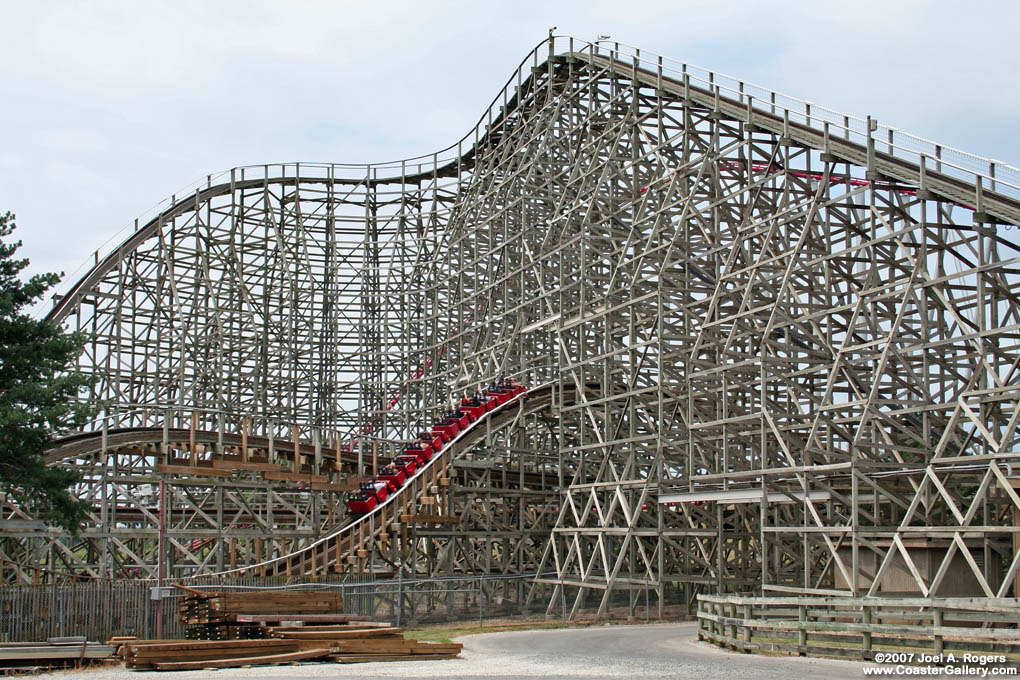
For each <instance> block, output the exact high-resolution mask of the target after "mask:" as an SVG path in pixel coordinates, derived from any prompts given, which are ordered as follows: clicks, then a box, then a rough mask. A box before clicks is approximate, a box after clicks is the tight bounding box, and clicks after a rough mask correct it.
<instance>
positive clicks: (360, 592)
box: [0, 574, 560, 642]
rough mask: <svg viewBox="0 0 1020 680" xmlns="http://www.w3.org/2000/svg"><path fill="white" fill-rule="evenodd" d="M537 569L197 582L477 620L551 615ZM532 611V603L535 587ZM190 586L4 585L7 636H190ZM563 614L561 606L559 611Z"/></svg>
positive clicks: (393, 615) (377, 613)
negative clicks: (182, 606) (186, 618)
mask: <svg viewBox="0 0 1020 680" xmlns="http://www.w3.org/2000/svg"><path fill="white" fill-rule="evenodd" d="M534 579H535V575H534V574H530V575H514V576H481V577H479V576H474V577H468V576H455V577H450V578H429V579H420V578H397V579H391V580H377V579H372V578H371V576H369V575H362V576H353V577H352V576H347V577H340V576H336V577H332V578H323V579H320V580H319V581H317V582H315V583H298V584H293V583H292V584H287V583H285V582H284V579H282V578H281V579H256V578H249V579H238V580H234V581H229V582H210V583H207V584H199V585H196V584H195V583H194V582H190V581H189V583H188V587H189V588H194V589H197V590H209V591H233V592H251V591H258V590H280V589H286V590H296V591H306V592H315V591H321V592H330V593H336V592H338V591H339V592H340V593H341V595H342V596H343V600H344V610H345V611H346V612H347V613H350V614H354V615H357V616H365V617H369V618H370V619H372V620H374V621H387V622H389V623H392V624H394V625H397V626H403V627H408V626H419V625H428V624H436V623H447V622H449V623H452V622H470V623H474V624H478V625H483V624H484V622H485V621H486V620H487V619H495V618H506V617H514V616H520V615H522V614H525V613H531V614H543V613H544V612H545V610H546V606H547V605H548V602H549V597H550V594H551V587H550V586H548V585H544V584H535V583H534ZM532 588H535V589H536V592H535V593H534V594H532V600H531V602H532V604H531V611H530V612H525V611H524V605H525V603H526V601H527V599H528V596H529V593H531V589H532ZM185 596H186V592H185V591H182V590H179V589H177V588H173V587H163V588H157V587H154V585H153V582H152V581H115V582H97V583H79V584H71V585H38V586H7V587H3V588H0V613H2V616H0V642H29V641H38V640H45V639H46V638H50V637H62V636H69V635H84V636H86V637H87V638H88V639H89V640H108V639H109V638H110V637H112V636H115V635H133V636H136V637H138V638H141V639H153V638H156V637H160V638H164V639H182V638H183V637H184V630H183V628H182V626H181V624H180V621H179V620H178V603H179V602H180V601H181V599H182V598H184V597H185ZM555 613H556V614H557V615H558V614H560V612H559V610H558V609H557V611H556V612H555Z"/></svg>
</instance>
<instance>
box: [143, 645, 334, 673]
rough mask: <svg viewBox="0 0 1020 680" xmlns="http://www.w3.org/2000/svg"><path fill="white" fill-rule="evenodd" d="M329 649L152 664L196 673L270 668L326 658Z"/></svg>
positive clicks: (159, 669) (159, 668) (170, 669)
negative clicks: (212, 670)
mask: <svg viewBox="0 0 1020 680" xmlns="http://www.w3.org/2000/svg"><path fill="white" fill-rule="evenodd" d="M329 654H330V650H329V649H310V650H306V651H302V652H290V653H288V654H269V655H265V656H247V657H241V658H238V659H219V660H214V661H171V662H163V663H157V664H153V666H154V667H155V668H156V670H158V671H197V670H202V669H203V668H238V667H240V666H272V665H275V664H280V663H290V662H291V661H303V660H307V659H318V658H322V659H325V658H328V657H329Z"/></svg>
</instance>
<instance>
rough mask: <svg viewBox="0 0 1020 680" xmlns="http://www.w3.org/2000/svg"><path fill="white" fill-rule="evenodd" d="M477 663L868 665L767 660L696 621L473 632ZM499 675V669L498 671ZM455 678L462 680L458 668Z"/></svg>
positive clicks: (753, 670)
mask: <svg viewBox="0 0 1020 680" xmlns="http://www.w3.org/2000/svg"><path fill="white" fill-rule="evenodd" d="M461 641H462V642H464V656H465V658H466V659H468V660H469V661H471V662H476V660H477V661H482V660H489V663H491V664H493V665H496V666H497V670H498V669H499V667H502V668H503V669H505V671H506V672H507V675H506V677H543V678H634V679H639V678H640V679H645V678H697V679H698V680H717V679H718V680H740V679H742V678H762V679H766V680H770V679H772V678H776V679H780V678H782V679H785V678H811V680H830V679H834V678H840V679H842V678H863V677H864V674H863V672H862V671H861V668H862V667H863V664H862V663H858V662H853V661H839V660H832V659H808V658H794V657H767V656H758V655H751V654H738V653H735V652H728V651H724V650H721V649H719V648H717V647H714V646H712V645H709V644H707V643H703V642H698V640H697V624H695V623H681V624H658V625H649V626H599V627H592V628H576V629H557V630H546V631H520V632H509V633H496V634H492V635H472V636H468V637H465V638H463V639H462V640H461ZM496 675H498V673H496ZM449 677H462V676H460V675H459V673H458V670H457V668H456V667H455V666H452V665H451V667H450V673H449Z"/></svg>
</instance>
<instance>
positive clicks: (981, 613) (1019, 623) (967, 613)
mask: <svg viewBox="0 0 1020 680" xmlns="http://www.w3.org/2000/svg"><path fill="white" fill-rule="evenodd" d="M1018 627H1020V600H1018V599H1016V598H898V599H897V598H878V597H872V598H843V597H744V596H737V595H699V596H698V637H699V639H702V640H708V641H710V642H714V643H716V644H718V645H722V646H726V647H730V648H733V649H739V650H742V651H745V652H753V651H762V652H772V653H785V654H799V655H825V656H842V657H849V658H857V659H874V658H875V653H876V652H881V651H904V650H909V651H915V652H930V653H931V654H934V655H941V654H943V653H944V652H946V653H948V652H951V651H954V652H955V651H958V652H972V651H978V652H981V651H992V652H996V653H998V654H1010V655H1012V654H1020V629H1018ZM1017 658H1020V657H1017Z"/></svg>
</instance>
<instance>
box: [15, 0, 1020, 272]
mask: <svg viewBox="0 0 1020 680" xmlns="http://www.w3.org/2000/svg"><path fill="white" fill-rule="evenodd" d="M1018 7H1020V3H1016V2H1009V1H1002V2H991V1H989V2H982V1H980V0H971V1H970V2H960V1H959V0H933V1H931V2H922V1H911V0H884V1H882V2H872V1H871V0H853V1H851V2H841V3H838V4H837V3H833V2H829V1H826V0H813V1H812V2H783V1H780V0H773V1H771V2H767V3H766V2H757V1H751V0H730V1H728V2H708V1H697V2H695V1H684V0H673V1H671V2H654V1H648V0H646V1H644V2H627V1H625V0H612V1H605V2H603V1H599V0H588V1H586V2H555V1H553V0H545V1H544V2H541V1H539V2H530V1H529V2H520V1H515V0H503V1H500V2H488V1H485V0H476V1H475V2H460V1H449V2H429V1H427V0H417V1H410V2H404V1H390V0H375V1H373V2H344V1H341V0H334V1H332V2H325V1H323V2H312V1H303V0H290V1H287V0H272V1H269V2H257V1H249V2H229V1H215V2H214V1H212V0H205V1H196V2H190V1H187V0H174V1H173V2H137V1H130V2H100V1H98V0H90V1H82V0H67V1H65V2H46V1H43V0H33V1H32V2H27V1H25V0H0V97H2V99H0V131H2V132H0V211H5V210H10V211H12V212H15V213H16V214H17V217H18V225H19V228H18V231H17V235H18V236H19V237H20V238H21V239H22V240H23V241H24V242H25V247H24V249H23V252H24V254H26V255H27V256H28V257H30V258H31V259H32V267H31V271H32V272H41V271H52V270H56V271H60V270H63V271H66V272H68V274H69V275H70V273H71V272H74V271H76V270H78V269H79V266H80V265H81V264H82V262H83V261H84V260H85V259H86V258H88V257H90V255H91V253H92V251H94V250H96V249H97V248H100V247H101V246H102V245H103V244H104V243H106V242H107V241H109V240H110V239H111V238H112V237H114V235H115V234H117V232H119V231H121V230H122V229H124V227H126V226H127V225H130V224H131V223H132V221H133V220H134V218H135V217H137V216H139V215H140V214H141V213H143V212H145V211H146V210H147V209H149V208H150V207H151V206H153V205H154V204H156V203H158V202H159V201H161V200H163V199H164V198H166V197H168V196H169V195H170V194H172V193H175V192H176V191H177V190H178V189H180V188H182V187H183V186H185V185H189V184H191V183H192V182H194V181H195V180H198V179H199V178H201V177H204V176H205V175H207V174H209V173H214V172H218V171H220V170H226V169H228V168H231V167H234V166H238V165H247V164H255V163H273V162H291V161H302V162H343V163H346V162H352V163H359V162H374V161H384V160H393V159H397V158H402V157H406V156H412V155H419V154H424V153H429V152H432V151H435V150H438V149H440V148H442V147H445V146H447V145H448V144H450V143H452V142H454V141H455V140H456V139H458V138H459V137H460V136H461V135H463V134H464V133H465V132H467V131H468V130H469V128H470V127H471V126H472V125H473V124H474V122H475V121H476V119H477V118H478V116H479V115H481V113H482V112H483V110H484V108H485V107H486V106H487V104H488V103H489V101H490V100H491V99H492V98H493V97H494V96H495V95H496V94H497V93H498V92H499V90H500V88H501V87H502V85H503V83H504V82H505V81H506V79H507V78H508V77H509V76H510V75H511V73H512V72H513V70H514V69H515V68H516V66H517V64H518V62H520V60H521V59H523V58H524V57H525V56H526V55H527V54H528V52H529V51H530V50H531V48H532V47H534V45H535V44H537V43H538V42H540V41H541V40H542V39H543V38H544V37H545V36H546V34H547V31H548V29H549V27H551V26H557V27H558V28H557V31H556V32H557V34H561V35H573V36H575V37H578V38H582V39H585V40H594V39H595V38H596V37H597V35H598V34H609V35H611V36H612V37H613V38H614V39H616V40H620V41H623V42H627V43H630V44H633V45H636V46H638V47H641V48H642V49H644V50H648V51H651V52H656V53H659V54H662V55H665V56H668V57H672V58H675V59H679V60H683V61H687V62H689V63H692V64H697V65H700V66H704V67H707V68H711V69H715V70H718V71H721V72H723V73H727V74H729V75H733V76H737V77H740V78H743V79H745V80H747V81H750V82H754V83H757V84H759V85H764V86H766V87H770V88H773V89H776V90H779V91H781V92H784V93H786V94H790V95H793V96H796V97H799V98H802V99H806V100H808V101H812V102H815V103H817V104H819V105H824V106H828V107H830V108H834V109H836V110H839V111H843V112H846V113H849V114H853V115H859V116H865V115H868V114H870V115H873V116H875V117H877V118H878V119H879V120H880V121H881V122H882V123H884V124H888V125H892V126H895V127H898V128H901V129H903V130H906V131H908V132H911V133H913V134H917V135H919V136H923V137H927V138H929V139H933V140H935V141H937V142H941V143H943V144H946V145H949V146H955V147H958V148H961V149H963V150H965V151H969V152H972V153H975V154H978V155H982V156H989V157H992V158H995V159H998V160H1001V161H1005V162H1007V163H1010V164H1012V165H1020V87H1018V84H1020V78H1018V73H1020V57H1018V55H1020V51H1018V49H1017V43H1018V41H1020V9H1018ZM109 245H112V244H109Z"/></svg>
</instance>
